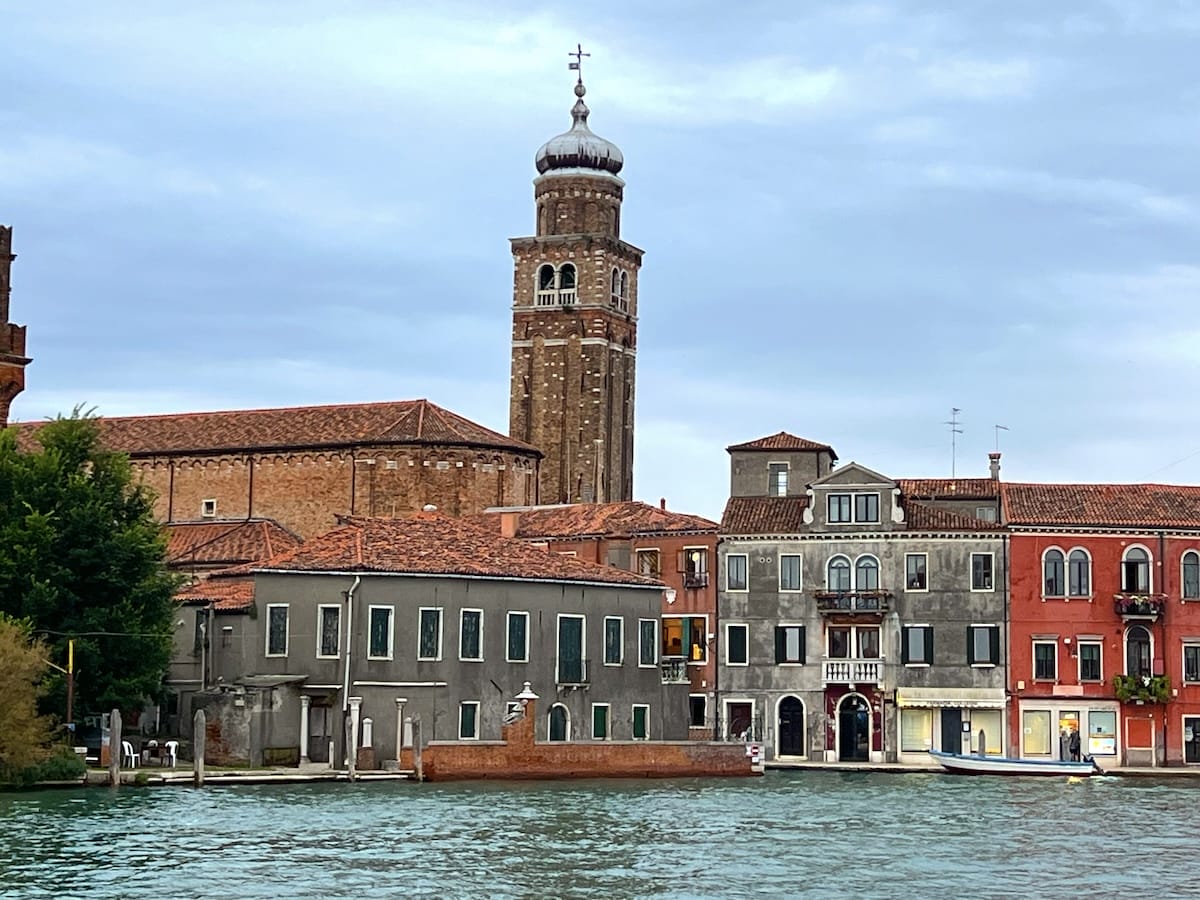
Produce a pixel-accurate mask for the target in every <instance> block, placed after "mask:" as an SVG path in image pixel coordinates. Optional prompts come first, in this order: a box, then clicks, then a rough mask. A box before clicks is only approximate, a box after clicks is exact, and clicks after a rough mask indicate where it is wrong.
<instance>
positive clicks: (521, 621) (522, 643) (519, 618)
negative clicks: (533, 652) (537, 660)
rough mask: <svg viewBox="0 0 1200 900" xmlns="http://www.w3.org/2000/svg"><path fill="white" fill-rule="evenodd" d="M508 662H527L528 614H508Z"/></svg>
mask: <svg viewBox="0 0 1200 900" xmlns="http://www.w3.org/2000/svg"><path fill="white" fill-rule="evenodd" d="M508 661H509V662H529V613H527V612H510V613H509V614H508Z"/></svg>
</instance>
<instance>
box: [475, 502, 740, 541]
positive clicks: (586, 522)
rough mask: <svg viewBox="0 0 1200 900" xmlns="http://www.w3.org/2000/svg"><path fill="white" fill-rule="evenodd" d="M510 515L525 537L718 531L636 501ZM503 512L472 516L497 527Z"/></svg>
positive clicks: (709, 523) (700, 521)
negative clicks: (515, 520) (514, 518)
mask: <svg viewBox="0 0 1200 900" xmlns="http://www.w3.org/2000/svg"><path fill="white" fill-rule="evenodd" d="M510 514H511V515H515V516H516V517H517V531H516V536H517V537H519V538H525V539H527V540H528V539H530V538H574V537H584V536H590V535H609V536H619V535H635V534H687V533H695V532H712V533H716V530H717V523H716V522H714V521H712V520H711V519H706V518H704V517H703V516H694V515H691V514H690V513H678V512H671V511H670V510H665V509H661V508H659V507H657V506H652V505H651V504H649V503H642V502H641V501H639V500H629V501H622V502H618V503H573V504H569V505H564V506H546V507H535V508H530V509H515V510H512V512H511V513H510ZM502 515H505V513H504V512H503V511H501V510H489V511H488V512H486V513H484V514H483V515H482V516H478V517H475V518H477V519H478V520H479V521H488V522H489V524H490V525H491V527H493V528H499V519H500V517H501V516H502Z"/></svg>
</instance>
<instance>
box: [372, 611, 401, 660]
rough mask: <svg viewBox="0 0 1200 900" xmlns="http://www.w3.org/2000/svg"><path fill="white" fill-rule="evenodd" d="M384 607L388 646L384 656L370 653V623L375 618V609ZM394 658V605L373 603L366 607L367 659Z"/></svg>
mask: <svg viewBox="0 0 1200 900" xmlns="http://www.w3.org/2000/svg"><path fill="white" fill-rule="evenodd" d="M377 609H386V610H387V613H388V647H387V655H386V656H377V655H375V654H372V653H371V624H372V622H373V620H374V618H375V610H377ZM395 658H396V607H395V606H391V605H388V604H385V603H373V604H371V605H370V606H368V607H367V659H395Z"/></svg>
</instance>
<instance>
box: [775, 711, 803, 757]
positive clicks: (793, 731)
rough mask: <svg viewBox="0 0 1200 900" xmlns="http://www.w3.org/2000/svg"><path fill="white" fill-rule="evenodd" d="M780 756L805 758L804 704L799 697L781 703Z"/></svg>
mask: <svg viewBox="0 0 1200 900" xmlns="http://www.w3.org/2000/svg"><path fill="white" fill-rule="evenodd" d="M779 755H780V756H804V755H805V751H804V704H803V703H801V702H800V700H799V698H797V697H784V698H783V699H782V700H781V701H780V702H779Z"/></svg>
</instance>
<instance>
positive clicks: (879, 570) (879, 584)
mask: <svg viewBox="0 0 1200 900" xmlns="http://www.w3.org/2000/svg"><path fill="white" fill-rule="evenodd" d="M864 559H869V560H871V561H872V562H874V563H875V581H876V585H875V587H873V588H865V587H863V586H862V585H860V584H859V583H858V566H859V564H860V563H861V562H862V561H863V560H864ZM850 590H852V591H880V590H883V564H882V563H881V562H880V561H879V557H878V556H876V555H875V554H874V553H860V554H859V555H858V556H857V557H855V559H854V561H853V562H852V563H851V564H850Z"/></svg>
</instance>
